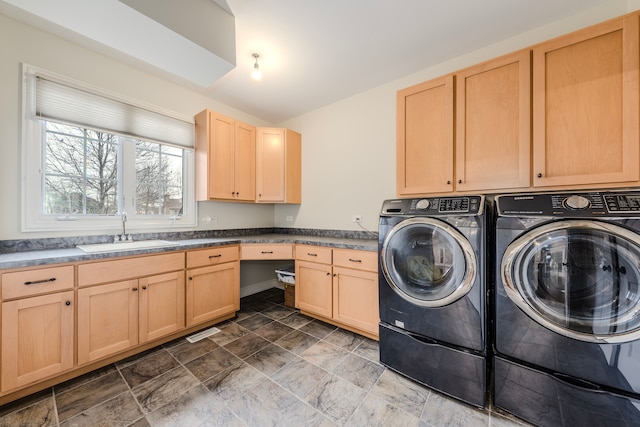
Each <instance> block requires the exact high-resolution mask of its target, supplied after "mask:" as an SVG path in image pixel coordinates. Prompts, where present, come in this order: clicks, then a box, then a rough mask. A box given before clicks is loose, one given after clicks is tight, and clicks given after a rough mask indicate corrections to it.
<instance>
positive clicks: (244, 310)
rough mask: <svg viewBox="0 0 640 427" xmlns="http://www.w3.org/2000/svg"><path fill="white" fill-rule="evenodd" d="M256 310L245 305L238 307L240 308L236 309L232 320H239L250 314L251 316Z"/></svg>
mask: <svg viewBox="0 0 640 427" xmlns="http://www.w3.org/2000/svg"><path fill="white" fill-rule="evenodd" d="M256 313H257V311H255V310H253V309H251V308H247V307H242V306H241V307H240V310H238V311H236V317H235V319H234V321H236V322H239V321H241V320H244V319H247V318H249V317H251V316H253V315H254V314H256Z"/></svg>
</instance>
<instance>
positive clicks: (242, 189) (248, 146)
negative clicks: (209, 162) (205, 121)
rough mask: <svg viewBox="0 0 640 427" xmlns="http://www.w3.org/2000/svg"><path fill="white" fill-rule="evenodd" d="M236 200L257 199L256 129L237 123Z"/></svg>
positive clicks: (235, 157)
mask: <svg viewBox="0 0 640 427" xmlns="http://www.w3.org/2000/svg"><path fill="white" fill-rule="evenodd" d="M234 143H235V145H234V155H233V156H234V194H233V196H234V198H235V199H237V200H246V201H254V200H255V199H256V128H255V127H254V126H251V125H248V124H246V123H242V122H235V137H234Z"/></svg>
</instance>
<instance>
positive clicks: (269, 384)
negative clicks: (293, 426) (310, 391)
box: [227, 378, 298, 427]
mask: <svg viewBox="0 0 640 427" xmlns="http://www.w3.org/2000/svg"><path fill="white" fill-rule="evenodd" d="M297 402H298V399H297V398H296V397H295V396H294V395H292V394H291V393H289V392H288V391H286V390H285V389H283V388H282V387H280V386H279V385H277V384H276V383H274V382H273V381H271V380H270V379H268V378H265V380H264V381H262V382H261V383H260V384H258V385H257V386H256V387H254V388H253V389H252V390H250V391H249V392H247V393H244V394H243V395H241V396H239V397H238V398H237V399H234V400H233V401H232V402H230V403H228V405H227V406H228V407H229V409H231V410H232V411H233V413H234V414H236V415H237V416H238V417H239V418H240V419H241V420H242V421H243V422H244V423H245V424H246V425H247V426H249V427H264V426H273V425H277V424H278V423H279V421H280V420H282V419H283V418H284V416H285V415H286V413H287V412H288V411H289V410H291V408H293V406H294V405H295V404H296V403H297Z"/></svg>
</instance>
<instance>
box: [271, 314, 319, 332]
mask: <svg viewBox="0 0 640 427" xmlns="http://www.w3.org/2000/svg"><path fill="white" fill-rule="evenodd" d="M312 320H313V317H309V316H306V315H304V314H300V313H299V312H295V313H293V314H291V315H289V316H287V317H282V318H280V319H278V321H279V322H280V323H284V324H285V325H287V326H291V327H292V328H293V329H300V328H301V327H303V326H304V325H306V324H307V323H309V322H311V321H312Z"/></svg>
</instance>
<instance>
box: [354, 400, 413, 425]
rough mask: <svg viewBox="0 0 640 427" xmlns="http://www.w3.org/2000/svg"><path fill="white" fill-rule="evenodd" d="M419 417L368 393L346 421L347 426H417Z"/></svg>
mask: <svg viewBox="0 0 640 427" xmlns="http://www.w3.org/2000/svg"><path fill="white" fill-rule="evenodd" d="M419 422H420V419H419V418H418V417H416V416H415V415H412V414H409V413H408V412H405V411H403V410H402V409H399V408H397V407H396V406H393V405H391V404H390V403H388V402H385V401H384V400H382V399H378V398H377V397H375V396H372V395H368V396H367V397H366V398H365V399H364V400H363V401H362V404H361V405H360V406H359V407H358V409H356V411H355V412H354V414H353V416H352V417H351V418H350V419H349V421H347V423H346V424H345V426H347V427H360V426H367V427H387V426H403V427H412V426H418V424H419Z"/></svg>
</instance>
